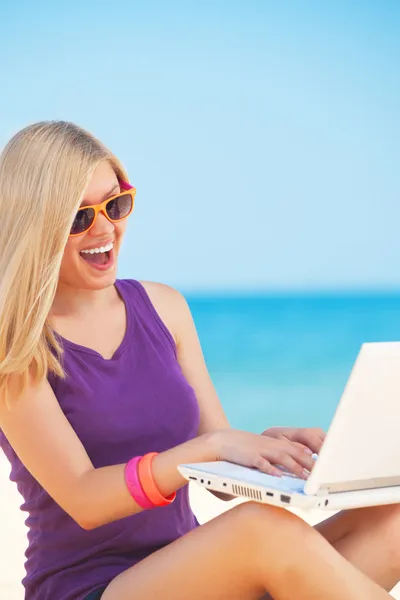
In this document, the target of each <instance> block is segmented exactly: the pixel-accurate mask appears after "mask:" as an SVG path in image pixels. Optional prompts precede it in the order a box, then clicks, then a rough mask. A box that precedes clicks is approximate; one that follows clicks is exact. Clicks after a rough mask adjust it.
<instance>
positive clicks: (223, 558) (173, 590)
mask: <svg viewBox="0 0 400 600" xmlns="http://www.w3.org/2000/svg"><path fill="white" fill-rule="evenodd" d="M249 504H250V503H249ZM250 513H251V508H250ZM250 513H249V508H246V505H240V506H237V507H235V508H232V509H231V510H229V511H228V512H226V513H224V514H222V515H220V516H219V517H216V518H215V519H213V520H211V521H209V522H208V523H206V524H205V525H202V526H201V527H198V528H197V529H195V530H194V531H191V532H190V533H188V534H186V535H185V536H183V537H182V538H180V539H178V540H176V541H175V542H173V543H171V544H169V545H168V546H166V547H165V548H162V549H161V550H159V551H157V552H155V553H154V554H152V555H151V556H148V557H147V558H145V559H144V560H143V561H141V562H140V563H138V564H137V565H135V566H133V567H131V568H130V569H127V570H126V571H124V572H123V573H121V574H120V575H118V576H117V577H116V578H115V579H114V580H113V581H112V582H111V583H110V584H109V586H108V587H107V589H106V591H105V592H104V594H103V596H102V600H159V599H160V600H161V599H162V600H188V598H190V600H211V599H213V600H215V599H218V600H259V599H260V598H261V597H262V596H263V595H264V594H265V587H264V586H263V585H261V581H260V569H259V565H256V564H255V563H256V562H257V561H256V560H255V559H254V557H255V556H256V555H258V554H259V552H258V551H259V546H258V547H255V546H257V543H254V540H255V539H256V535H252V534H251V530H252V529H253V530H254V529H255V528H254V527H252V525H251V523H250V522H249V521H251V520H252V517H251V514H250ZM248 517H249V518H248ZM267 520H269V519H268V518H267ZM278 520H279V518H278ZM246 521H247V525H246ZM246 527H247V531H246ZM249 532H250V533H249ZM257 535H259V534H257Z"/></svg>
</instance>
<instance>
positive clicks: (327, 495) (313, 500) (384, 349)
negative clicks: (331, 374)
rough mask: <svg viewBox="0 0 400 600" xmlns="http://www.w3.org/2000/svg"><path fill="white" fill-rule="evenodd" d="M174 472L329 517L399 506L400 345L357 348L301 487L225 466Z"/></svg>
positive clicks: (220, 489)
mask: <svg viewBox="0 0 400 600" xmlns="http://www.w3.org/2000/svg"><path fill="white" fill-rule="evenodd" d="M321 402H324V398H321ZM178 469H179V471H180V473H181V474H182V475H183V476H184V477H185V478H186V479H188V480H189V481H195V482H196V483H198V484H199V485H201V486H203V487H205V488H208V489H210V490H215V491H218V492H224V493H227V494H231V495H234V496H242V497H245V498H247V499H251V500H256V501H258V502H265V503H267V504H274V505H277V506H284V507H288V506H293V507H295V508H322V509H327V510H334V509H345V508H358V507H362V506H376V505H380V504H395V503H397V502H400V342H380V343H368V344H363V345H362V347H361V350H360V353H359V355H358V357H357V360H356V362H355V365H354V367H353V370H352V372H351V375H350V377H349V380H348V382H347V385H346V388H345V390H344V393H343V395H342V398H341V400H340V402H339V405H338V407H337V409H336V413H335V416H334V418H333V420H332V423H331V426H330V428H329V431H328V433H327V436H326V439H325V442H324V444H323V446H322V449H321V451H320V454H319V456H318V457H317V459H316V461H315V465H314V468H313V470H312V472H311V474H310V476H309V478H308V480H307V481H305V480H302V479H298V478H297V477H294V476H292V475H290V474H286V473H285V474H284V475H283V476H282V477H275V476H273V475H266V474H265V473H262V472H261V471H258V470H256V469H250V468H247V467H242V466H240V465H235V464H232V463H229V462H224V461H219V462H208V463H195V464H188V465H179V467H178Z"/></svg>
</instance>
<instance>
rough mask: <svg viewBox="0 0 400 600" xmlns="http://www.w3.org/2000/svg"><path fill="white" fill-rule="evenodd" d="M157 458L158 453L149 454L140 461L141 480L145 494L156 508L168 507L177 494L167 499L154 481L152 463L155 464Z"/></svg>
mask: <svg viewBox="0 0 400 600" xmlns="http://www.w3.org/2000/svg"><path fill="white" fill-rule="evenodd" d="M155 456H157V452H149V453H148V454H145V455H144V456H143V457H142V458H141V459H140V461H139V464H138V473H139V480H140V483H141V484H142V488H143V491H144V493H145V494H146V496H147V498H148V499H149V500H150V502H152V503H153V504H154V506H167V505H168V504H171V502H173V501H174V500H175V498H176V492H174V493H173V494H171V495H170V496H168V497H167V498H165V496H163V495H162V494H161V493H160V491H159V489H158V487H157V486H156V483H155V481H154V477H153V472H152V470H151V463H152V462H153V458H154V457H155Z"/></svg>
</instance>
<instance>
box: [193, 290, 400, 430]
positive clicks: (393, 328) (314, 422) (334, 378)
mask: <svg viewBox="0 0 400 600" xmlns="http://www.w3.org/2000/svg"><path fill="white" fill-rule="evenodd" d="M188 302H189V305H190V307H191V310H192V314H193V317H194V319H195V323H196V327H197V330H198V333H199V336H200V340H201V343H202V347H203V351H204V355H205V358H206V362H207V365H208V369H209V372H210V374H211V377H212V380H213V382H214V385H215V386H216V389H217V392H218V395H219V397H220V399H221V401H222V404H223V406H224V409H225V411H226V413H227V415H228V418H229V420H230V423H231V425H232V426H233V427H235V428H238V429H245V430H248V431H254V432H261V431H262V430H264V429H266V428H267V427H269V426H272V425H290V426H296V427H316V426H318V427H322V428H324V429H325V430H326V429H327V428H328V426H329V423H330V421H331V419H332V416H333V414H334V411H335V407H336V405H337V402H338V401H339V399H340V396H341V394H342V392H343V389H344V386H345V383H346V381H347V378H348V376H349V374H350V371H351V368H352V365H353V362H354V360H355V358H356V356H357V353H358V351H359V348H360V345H361V344H362V343H363V342H368V341H400V293H396V294H374V295H372V294H369V295H368V294H359V295H354V294H352V295H327V294H326V295H319V296H316V295H298V296H295V295H287V296H278V295H271V296H238V297H205V296H204V297H190V296H189V297H188Z"/></svg>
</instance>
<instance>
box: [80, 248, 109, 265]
mask: <svg viewBox="0 0 400 600" xmlns="http://www.w3.org/2000/svg"><path fill="white" fill-rule="evenodd" d="M79 256H80V257H81V258H82V260H84V261H85V262H86V263H87V264H88V265H90V266H91V267H94V268H96V269H101V270H104V269H108V268H110V267H111V266H112V265H113V264H114V248H113V245H112V244H109V245H108V246H106V247H105V248H101V249H96V251H94V250H90V251H87V250H86V251H85V250H81V251H80V252H79Z"/></svg>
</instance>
